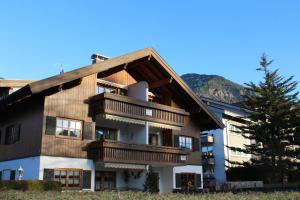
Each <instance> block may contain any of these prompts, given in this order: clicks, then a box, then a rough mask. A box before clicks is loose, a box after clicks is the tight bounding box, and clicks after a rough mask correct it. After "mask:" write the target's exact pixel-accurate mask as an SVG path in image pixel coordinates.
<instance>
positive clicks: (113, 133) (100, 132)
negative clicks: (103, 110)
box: [95, 127, 118, 140]
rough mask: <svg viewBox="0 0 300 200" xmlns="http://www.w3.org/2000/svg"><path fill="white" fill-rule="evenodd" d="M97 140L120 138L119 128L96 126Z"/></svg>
mask: <svg viewBox="0 0 300 200" xmlns="http://www.w3.org/2000/svg"><path fill="white" fill-rule="evenodd" d="M95 133H96V137H95V138H96V140H103V139H108V140H117V139H118V130H117V129H111V128H103V127H96V131H95Z"/></svg>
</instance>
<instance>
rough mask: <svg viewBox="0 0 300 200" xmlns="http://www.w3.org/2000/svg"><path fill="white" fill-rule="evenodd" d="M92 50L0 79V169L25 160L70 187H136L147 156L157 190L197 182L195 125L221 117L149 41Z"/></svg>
mask: <svg viewBox="0 0 300 200" xmlns="http://www.w3.org/2000/svg"><path fill="white" fill-rule="evenodd" d="M92 59H93V64H92V65H89V66H86V67H82V68H78V69H75V70H73V71H70V72H66V73H62V74H59V75H57V76H53V77H49V78H46V79H43V80H40V81H35V82H26V83H24V84H23V85H21V86H20V85H19V86H18V89H15V90H13V89H12V88H15V86H14V85H13V84H10V83H14V84H16V83H17V82H14V81H8V80H1V86H0V87H1V88H0V90H1V91H4V92H1V97H0V113H1V114H0V152H1V153H0V177H1V179H2V180H9V179H11V180H14V179H19V178H20V177H19V174H18V169H19V168H20V167H21V168H22V169H24V176H23V177H22V179H24V180H29V179H39V180H55V181H59V182H60V183H61V184H62V186H63V188H64V189H66V190H68V189H80V190H81V189H82V190H92V191H98V190H104V189H118V190H126V189H138V190H141V189H143V184H144V182H145V178H146V173H147V170H148V168H149V166H152V167H153V169H154V172H155V173H156V174H157V176H158V177H159V189H160V192H161V193H167V192H172V191H174V190H183V189H202V188H203V173H202V160H201V151H200V149H201V148H200V143H201V142H200V132H204V131H209V130H213V129H219V128H223V127H224V125H223V123H222V121H221V120H220V119H219V118H218V117H216V115H215V114H213V113H212V112H211V111H210V110H209V109H208V107H207V105H206V104H205V103H203V101H202V100H201V99H200V98H198V97H197V96H196V95H195V94H194V93H193V92H192V91H191V89H190V88H189V87H188V86H187V85H186V84H185V83H184V81H183V80H182V79H181V78H180V77H179V76H178V75H177V74H176V73H175V72H174V71H173V70H172V68H171V67H170V66H169V65H168V64H167V63H166V62H165V61H164V60H163V59H162V58H161V57H160V56H159V54H158V53H157V52H156V51H155V50H154V49H152V48H146V49H143V50H139V51H136V52H133V53H129V54H125V55H122V56H119V57H115V58H109V59H108V58H106V57H105V56H101V55H93V56H92ZM5 84H6V85H5ZM10 91H13V92H10Z"/></svg>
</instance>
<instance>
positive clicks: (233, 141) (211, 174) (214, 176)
mask: <svg viewBox="0 0 300 200" xmlns="http://www.w3.org/2000/svg"><path fill="white" fill-rule="evenodd" d="M202 100H203V102H205V103H206V105H207V106H208V108H209V110H210V111H212V112H213V113H214V114H215V115H216V116H218V118H219V119H220V120H222V122H223V124H224V125H225V128H223V129H221V128H220V129H216V130H210V131H204V132H202V133H201V143H202V164H203V176H204V187H213V186H215V185H216V184H217V183H224V182H226V181H227V179H226V170H227V168H228V167H230V166H231V165H232V164H231V163H228V161H233V162H246V161H249V160H250V158H251V155H249V154H244V153H242V152H240V151H233V150H231V149H229V148H228V147H237V148H245V147H244V145H245V144H250V140H249V139H245V138H244V137H243V136H242V135H241V134H240V133H238V132H239V130H238V129H237V126H240V125H242V124H243V120H242V119H241V117H246V116H247V113H246V112H245V111H243V110H242V109H241V108H240V107H239V106H238V105H233V104H228V103H224V102H220V101H216V100H213V99H210V98H205V97H202Z"/></svg>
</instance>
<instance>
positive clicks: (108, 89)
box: [96, 85, 127, 96]
mask: <svg viewBox="0 0 300 200" xmlns="http://www.w3.org/2000/svg"><path fill="white" fill-rule="evenodd" d="M102 93H113V94H119V95H123V96H126V94H127V90H126V89H124V88H119V87H112V86H111V87H109V86H106V85H105V86H103V85H97V88H96V94H102Z"/></svg>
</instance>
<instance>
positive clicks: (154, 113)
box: [90, 93, 188, 126]
mask: <svg viewBox="0 0 300 200" xmlns="http://www.w3.org/2000/svg"><path fill="white" fill-rule="evenodd" d="M90 112H91V113H92V115H94V116H95V115H97V114H100V113H106V114H112V115H117V116H121V117H128V118H133V119H137V120H145V121H152V122H157V123H164V124H168V125H175V126H184V118H185V116H186V115H188V113H187V112H185V111H184V110H183V109H179V108H174V107H171V106H166V105H162V104H158V103H152V102H147V101H142V100H138V99H134V98H132V97H127V96H121V95H116V94H111V93H102V94H99V95H96V96H94V97H93V98H91V100H90Z"/></svg>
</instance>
